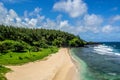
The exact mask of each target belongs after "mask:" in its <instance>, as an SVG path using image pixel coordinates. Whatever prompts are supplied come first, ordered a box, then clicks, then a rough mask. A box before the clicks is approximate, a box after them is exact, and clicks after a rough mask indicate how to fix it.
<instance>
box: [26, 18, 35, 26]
mask: <svg viewBox="0 0 120 80" xmlns="http://www.w3.org/2000/svg"><path fill="white" fill-rule="evenodd" d="M28 25H29V26H30V27H35V26H37V19H33V18H32V19H30V20H29V21H28Z"/></svg>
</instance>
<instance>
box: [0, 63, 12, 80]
mask: <svg viewBox="0 0 120 80" xmlns="http://www.w3.org/2000/svg"><path fill="white" fill-rule="evenodd" d="M9 71H10V69H8V68H5V67H4V66H2V65H0V80H7V79H6V78H5V77H4V74H5V73H7V72H9Z"/></svg>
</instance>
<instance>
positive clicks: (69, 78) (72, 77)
mask: <svg viewBox="0 0 120 80" xmlns="http://www.w3.org/2000/svg"><path fill="white" fill-rule="evenodd" d="M76 64H77V63H76V62H75V61H74V60H73V59H72V55H71V53H70V50H69V49H68V48H61V49H60V50H59V51H58V52H57V53H55V54H52V55H51V56H49V57H48V59H47V60H42V61H41V60H40V61H36V62H30V63H27V64H24V65H21V66H8V68H10V69H11V70H12V72H9V73H7V74H6V75H5V76H6V78H7V79H8V80H79V78H78V69H77V65H76Z"/></svg>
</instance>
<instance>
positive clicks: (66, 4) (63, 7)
mask: <svg viewBox="0 0 120 80" xmlns="http://www.w3.org/2000/svg"><path fill="white" fill-rule="evenodd" d="M53 9H54V10H56V11H62V12H66V13H68V14H69V15H70V16H71V17H73V18H76V17H79V16H81V15H83V14H85V13H86V12H87V6H86V4H85V3H84V2H83V1H82V0H64V1H60V2H57V3H55V4H54V6H53Z"/></svg>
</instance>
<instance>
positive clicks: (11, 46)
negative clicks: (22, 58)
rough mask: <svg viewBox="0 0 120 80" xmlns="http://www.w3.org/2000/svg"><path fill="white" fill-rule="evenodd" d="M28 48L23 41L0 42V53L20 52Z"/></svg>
mask: <svg viewBox="0 0 120 80" xmlns="http://www.w3.org/2000/svg"><path fill="white" fill-rule="evenodd" d="M29 46H30V45H28V44H27V43H25V42H23V41H20V42H19V41H14V40H5V41H2V42H0V53H7V52H9V51H13V52H22V51H25V50H27V49H28V47H29Z"/></svg>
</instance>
